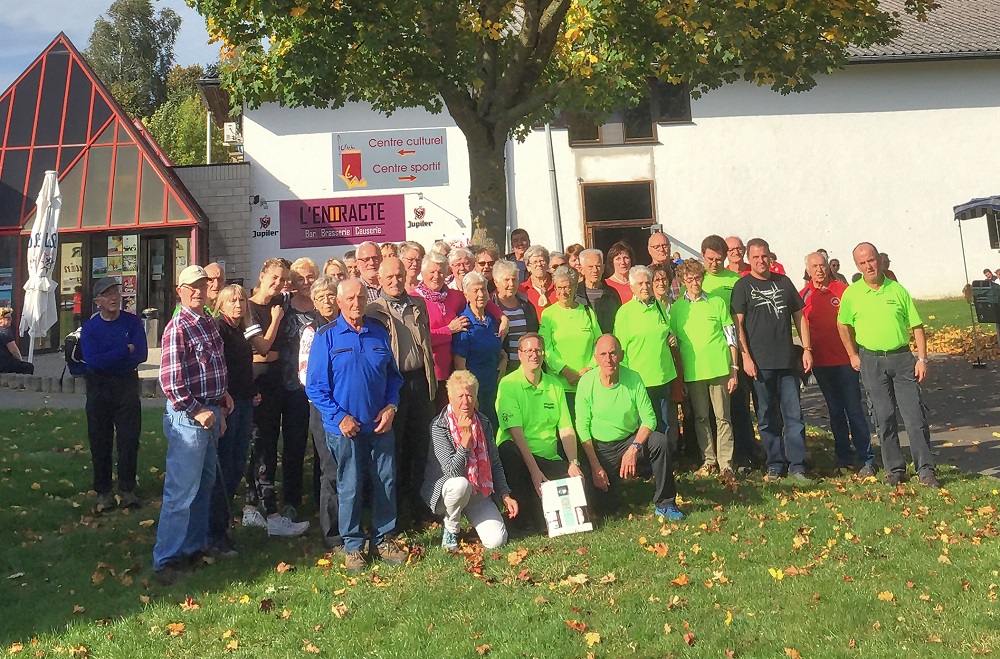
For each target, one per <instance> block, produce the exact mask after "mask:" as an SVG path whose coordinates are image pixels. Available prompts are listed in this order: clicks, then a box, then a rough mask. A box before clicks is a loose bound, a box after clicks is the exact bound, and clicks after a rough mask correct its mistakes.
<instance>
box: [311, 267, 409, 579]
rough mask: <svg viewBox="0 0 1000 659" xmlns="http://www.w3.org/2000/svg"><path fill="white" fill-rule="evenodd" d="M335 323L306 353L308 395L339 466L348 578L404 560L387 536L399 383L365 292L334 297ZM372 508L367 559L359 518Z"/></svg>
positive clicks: (350, 286)
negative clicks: (371, 564) (370, 565)
mask: <svg viewBox="0 0 1000 659" xmlns="http://www.w3.org/2000/svg"><path fill="white" fill-rule="evenodd" d="M337 306H338V307H339V308H340V317H339V318H337V320H335V321H334V322H332V323H329V324H328V325H324V326H323V327H321V328H319V329H318V330H317V331H316V336H315V337H314V338H313V343H312V347H311V348H310V349H309V364H308V366H307V368H306V393H307V394H308V395H309V400H310V401H312V403H313V405H315V406H316V409H318V410H319V411H320V413H321V414H322V416H323V428H324V429H325V430H326V442H327V445H328V446H329V447H330V451H331V452H332V453H333V455H334V457H335V458H336V461H337V498H338V500H339V502H340V509H339V511H338V514H339V519H338V526H339V528H340V536H341V537H342V538H343V539H344V552H345V553H346V556H345V558H344V566H345V567H346V568H347V571H348V572H349V573H356V572H359V571H361V570H362V569H364V567H365V564H366V563H367V561H368V560H374V559H378V558H381V559H382V560H383V561H385V562H387V563H391V564H394V565H397V564H400V563H404V562H406V559H407V556H408V555H409V553H408V552H407V551H406V549H404V548H403V547H401V546H400V545H399V544H398V543H397V542H396V541H395V540H394V539H392V538H391V537H390V536H389V534H390V533H392V531H393V530H395V528H396V475H395V471H396V459H395V444H396V438H395V433H394V432H393V430H392V424H393V421H394V420H395V417H396V411H397V410H398V409H399V391H400V388H401V387H402V385H403V377H402V376H401V375H400V373H399V369H398V368H397V366H396V359H395V358H394V357H393V355H392V340H391V338H390V337H389V332H388V331H387V330H386V329H385V327H383V326H382V325H381V324H379V323H378V322H377V321H375V320H372V319H370V318H367V317H366V316H365V309H366V308H367V306H368V300H367V297H366V295H365V285H364V283H363V282H361V281H359V280H357V279H353V278H352V279H348V280H346V281H344V282H343V283H341V284H340V286H339V288H338V290H337ZM366 499H367V500H368V501H369V502H370V510H371V536H372V537H371V538H370V541H369V543H368V547H369V552H368V556H367V557H366V556H365V555H364V554H362V551H363V550H364V548H365V541H366V539H367V538H366V534H365V532H364V530H363V528H362V526H361V514H362V512H363V508H364V504H365V501H366Z"/></svg>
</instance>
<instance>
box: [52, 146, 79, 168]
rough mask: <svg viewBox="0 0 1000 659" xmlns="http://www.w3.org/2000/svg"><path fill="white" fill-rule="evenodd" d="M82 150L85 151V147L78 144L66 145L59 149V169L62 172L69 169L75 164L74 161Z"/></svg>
mask: <svg viewBox="0 0 1000 659" xmlns="http://www.w3.org/2000/svg"><path fill="white" fill-rule="evenodd" d="M81 151H83V147H82V146H76V145H74V146H64V147H63V148H62V149H60V150H59V166H58V167H57V169H58V170H59V173H60V174H62V173H63V172H65V171H66V170H67V169H69V168H70V166H72V165H73V161H74V160H76V157H77V156H79V155H80V152H81Z"/></svg>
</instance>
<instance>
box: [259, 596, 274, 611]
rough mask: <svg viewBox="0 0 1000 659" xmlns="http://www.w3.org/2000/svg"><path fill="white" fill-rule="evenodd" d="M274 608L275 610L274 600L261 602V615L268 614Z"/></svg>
mask: <svg viewBox="0 0 1000 659" xmlns="http://www.w3.org/2000/svg"><path fill="white" fill-rule="evenodd" d="M273 608H274V600H272V599H262V600H261V601H260V612H261V613H268V612H269V611H270V610H271V609H273Z"/></svg>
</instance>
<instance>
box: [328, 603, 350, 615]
mask: <svg viewBox="0 0 1000 659" xmlns="http://www.w3.org/2000/svg"><path fill="white" fill-rule="evenodd" d="M330 612H331V613H333V615H335V616H336V617H337V618H338V619H339V618H343V617H344V616H346V615H347V605H346V604H344V603H343V602H336V603H334V604H331V605H330Z"/></svg>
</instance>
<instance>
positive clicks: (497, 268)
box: [493, 261, 538, 373]
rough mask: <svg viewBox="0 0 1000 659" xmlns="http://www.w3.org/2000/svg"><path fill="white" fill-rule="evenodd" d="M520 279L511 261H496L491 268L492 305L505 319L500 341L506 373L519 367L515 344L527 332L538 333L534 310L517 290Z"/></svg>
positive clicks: (519, 272)
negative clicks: (497, 308) (493, 303)
mask: <svg viewBox="0 0 1000 659" xmlns="http://www.w3.org/2000/svg"><path fill="white" fill-rule="evenodd" d="M520 276H521V271H520V269H519V268H518V267H517V264H516V263H514V262H513V261H497V262H496V263H494V264H493V283H494V284H495V285H496V293H494V294H493V301H494V302H495V303H496V305H497V306H498V307H500V311H502V312H503V315H504V317H505V318H506V319H507V337H506V339H505V340H504V351H505V352H506V353H507V373H510V372H512V371H514V370H516V369H517V368H518V366H520V365H521V361H520V356H519V355H518V352H517V342H518V340H519V339H520V338H521V337H522V336H524V335H525V334H527V333H529V332H531V333H534V332H538V315H537V314H536V312H535V307H534V306H533V305H532V304H531V302H529V301H528V298H527V297H525V295H524V294H523V293H519V292H518V290H517V286H518V279H519V278H520Z"/></svg>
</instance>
